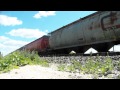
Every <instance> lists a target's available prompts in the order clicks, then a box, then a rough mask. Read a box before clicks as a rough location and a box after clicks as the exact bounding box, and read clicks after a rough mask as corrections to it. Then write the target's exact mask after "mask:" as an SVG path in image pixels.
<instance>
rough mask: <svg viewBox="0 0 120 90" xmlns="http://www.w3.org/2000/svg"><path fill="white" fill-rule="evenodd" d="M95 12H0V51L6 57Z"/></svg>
mask: <svg viewBox="0 0 120 90" xmlns="http://www.w3.org/2000/svg"><path fill="white" fill-rule="evenodd" d="M94 12H96V11H1V12H0V51H1V52H2V54H3V55H6V54H8V53H10V52H12V51H14V50H16V49H18V48H20V47H21V46H23V45H25V44H27V43H30V42H31V41H33V40H35V39H37V38H40V37H41V36H43V35H46V34H47V33H49V32H52V31H54V30H56V29H58V28H60V27H62V26H64V25H67V24H69V23H71V22H73V21H75V20H78V19H80V18H82V17H85V16H87V15H89V14H92V13H94Z"/></svg>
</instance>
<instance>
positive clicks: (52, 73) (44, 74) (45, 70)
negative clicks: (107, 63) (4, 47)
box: [0, 56, 120, 79]
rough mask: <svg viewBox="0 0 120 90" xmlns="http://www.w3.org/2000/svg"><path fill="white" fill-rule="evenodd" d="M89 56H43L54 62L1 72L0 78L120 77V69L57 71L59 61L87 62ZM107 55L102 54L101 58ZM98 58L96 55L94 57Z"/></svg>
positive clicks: (118, 58) (117, 58) (114, 59)
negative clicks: (93, 72)
mask: <svg viewBox="0 0 120 90" xmlns="http://www.w3.org/2000/svg"><path fill="white" fill-rule="evenodd" d="M88 58H89V57H80V56H78V57H45V58H44V57H43V59H47V60H48V61H50V62H54V64H52V65H51V66H50V67H41V66H39V65H26V66H23V67H20V68H19V69H14V70H11V71H10V72H8V73H2V74H0V79H118V78H120V70H117V69H115V70H113V71H112V72H111V73H109V74H107V75H103V76H98V75H91V74H82V72H80V73H69V72H62V71H57V68H56V65H57V63H70V62H71V60H77V61H80V62H83V63H84V62H85V61H86V60H87V59H88ZM104 58H105V57H103V56H101V57H100V60H102V61H103V60H104ZM110 58H111V59H112V60H113V61H116V60H120V56H115V57H110ZM93 59H94V60H96V57H93Z"/></svg>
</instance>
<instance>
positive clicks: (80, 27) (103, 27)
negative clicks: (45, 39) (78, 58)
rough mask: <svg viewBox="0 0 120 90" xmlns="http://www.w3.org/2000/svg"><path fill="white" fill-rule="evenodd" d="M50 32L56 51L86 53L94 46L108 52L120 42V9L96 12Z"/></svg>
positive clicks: (51, 46) (53, 47)
mask: <svg viewBox="0 0 120 90" xmlns="http://www.w3.org/2000/svg"><path fill="white" fill-rule="evenodd" d="M49 34H50V38H49V45H50V48H51V50H54V51H58V52H62V53H68V52H69V51H71V50H74V51H76V52H78V53H84V52H85V51H87V50H88V49H89V48H90V47H93V48H94V49H96V50H97V51H98V52H106V51H108V50H109V49H110V48H111V47H112V46H113V45H114V44H119V43H120V11H99V12H95V13H93V14H91V15H89V16H86V17H84V18H81V19H79V20H77V21H75V22H73V23H70V24H68V25H66V26H63V27H61V28H59V29H57V30H55V31H53V32H51V33H49Z"/></svg>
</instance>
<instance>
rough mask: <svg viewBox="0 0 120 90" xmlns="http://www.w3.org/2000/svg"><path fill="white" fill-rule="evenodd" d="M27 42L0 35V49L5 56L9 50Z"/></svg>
mask: <svg viewBox="0 0 120 90" xmlns="http://www.w3.org/2000/svg"><path fill="white" fill-rule="evenodd" d="M28 43H29V42H25V41H18V40H13V39H10V38H8V37H5V36H0V51H1V52H2V54H3V55H4V56H5V55H7V54H9V53H10V52H12V51H14V50H16V49H18V48H20V47H22V46H24V45H26V44H28Z"/></svg>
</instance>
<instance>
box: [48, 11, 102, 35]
mask: <svg viewBox="0 0 120 90" xmlns="http://www.w3.org/2000/svg"><path fill="white" fill-rule="evenodd" d="M100 12H102V11H98V12H95V13H93V14H90V15H88V16H85V17H83V18H80V19H78V20H76V21H74V22H72V23H70V24H67V25H65V26H63V27H61V28H59V29H57V30H55V31H53V32H50V33H49V34H51V33H54V32H56V31H58V30H61V29H63V28H65V27H67V26H70V25H72V24H74V23H76V22H79V21H81V20H84V19H87V18H89V17H91V16H94V15H96V14H98V13H100Z"/></svg>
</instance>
